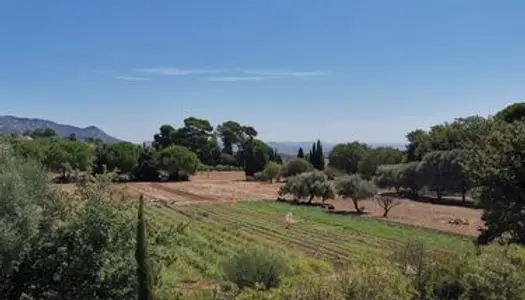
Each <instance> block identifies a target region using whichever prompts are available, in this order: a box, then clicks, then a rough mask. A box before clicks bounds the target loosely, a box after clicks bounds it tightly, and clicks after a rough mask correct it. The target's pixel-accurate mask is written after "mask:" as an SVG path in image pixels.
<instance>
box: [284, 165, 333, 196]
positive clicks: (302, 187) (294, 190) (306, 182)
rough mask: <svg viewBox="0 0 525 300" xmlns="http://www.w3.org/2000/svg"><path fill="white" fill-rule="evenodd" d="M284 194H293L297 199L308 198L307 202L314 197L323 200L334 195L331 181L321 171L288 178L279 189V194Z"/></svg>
mask: <svg viewBox="0 0 525 300" xmlns="http://www.w3.org/2000/svg"><path fill="white" fill-rule="evenodd" d="M286 194H290V195H293V196H294V197H295V198H296V199H298V200H301V199H305V198H308V203H311V202H312V200H313V199H314V198H315V197H318V198H322V199H323V201H325V200H327V199H333V198H334V197H335V191H334V187H333V186H332V183H331V182H329V181H328V178H327V177H326V175H325V174H324V173H323V172H321V171H312V172H307V173H302V174H299V175H297V176H294V177H292V178H290V179H289V180H288V181H287V182H286V184H285V185H283V186H281V188H280V189H279V195H286Z"/></svg>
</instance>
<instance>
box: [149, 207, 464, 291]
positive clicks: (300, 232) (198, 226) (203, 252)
mask: <svg viewBox="0 0 525 300" xmlns="http://www.w3.org/2000/svg"><path fill="white" fill-rule="evenodd" d="M288 212H292V213H293V215H294V219H295V220H296V223H295V224H293V225H292V226H291V228H289V229H286V228H284V226H283V225H282V223H283V221H284V216H285V215H286V213H288ZM148 214H149V216H150V217H152V218H156V219H157V220H159V221H161V222H162V223H165V224H176V223H178V222H180V221H190V220H191V221H190V222H191V223H190V225H189V227H188V235H187V237H186V238H185V239H184V240H183V241H182V244H181V246H180V247H179V248H177V249H174V251H175V252H176V253H177V257H178V260H177V262H176V263H175V264H174V265H173V266H171V267H170V269H169V270H168V271H167V274H166V275H167V283H169V282H172V283H173V284H175V282H192V283H194V284H197V286H194V287H193V288H198V285H199V284H202V283H203V282H209V281H210V280H211V281H213V280H217V279H219V278H220V276H221V267H220V265H221V262H222V261H224V260H225V259H227V258H228V257H230V256H231V255H233V254H235V253H236V252H238V251H240V250H241V249H243V248H245V247H252V246H263V247H268V250H269V251H277V252H280V253H282V255H285V256H286V257H287V258H288V261H289V262H290V265H291V267H292V268H293V269H294V270H295V271H296V272H300V273H302V272H313V273H330V272H333V269H332V266H336V267H342V266H344V265H348V264H350V263H352V262H358V261H364V260H371V259H382V258H386V257H388V255H389V254H390V253H391V252H392V250H393V249H395V248H396V247H398V246H400V245H402V244H403V243H404V242H406V241H408V240H409V239H411V238H415V237H417V238H420V239H422V240H424V241H425V242H426V243H427V245H428V246H429V247H430V248H431V249H433V250H435V251H437V252H440V253H443V255H446V254H447V253H450V252H457V251H461V250H467V249H470V248H471V244H470V242H469V240H468V239H465V238H462V237H458V236H453V235H448V234H443V233H437V232H431V231H428V230H424V229H421V228H416V227H411V226H406V225H399V224H394V223H390V222H386V221H381V220H373V219H365V218H359V217H355V216H343V215H333V214H328V213H326V212H324V211H322V210H320V209H318V208H311V207H301V206H291V205H288V204H283V203H269V202H245V203H239V204H236V205H235V206H233V207H230V206H228V205H225V204H224V205H191V206H174V207H169V208H167V207H153V206H152V207H151V208H150V209H149V211H148Z"/></svg>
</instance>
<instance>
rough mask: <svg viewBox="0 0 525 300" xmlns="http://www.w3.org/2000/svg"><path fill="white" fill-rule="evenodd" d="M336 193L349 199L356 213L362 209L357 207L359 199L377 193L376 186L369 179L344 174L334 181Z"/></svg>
mask: <svg viewBox="0 0 525 300" xmlns="http://www.w3.org/2000/svg"><path fill="white" fill-rule="evenodd" d="M335 188H336V191H337V194H338V195H339V196H341V197H342V198H343V199H350V200H352V202H353V203H354V208H355V210H356V211H357V212H358V213H362V212H363V210H362V209H361V208H360V207H359V201H360V200H363V199H367V198H371V197H373V196H374V195H375V194H377V187H376V186H375V184H374V183H373V182H371V181H368V180H364V179H363V178H361V176H360V175H358V174H354V175H346V176H343V177H339V178H337V179H336V181H335Z"/></svg>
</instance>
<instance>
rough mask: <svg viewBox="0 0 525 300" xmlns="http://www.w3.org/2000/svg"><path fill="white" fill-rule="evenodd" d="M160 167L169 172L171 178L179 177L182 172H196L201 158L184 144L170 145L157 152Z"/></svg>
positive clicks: (189, 173)
mask: <svg viewBox="0 0 525 300" xmlns="http://www.w3.org/2000/svg"><path fill="white" fill-rule="evenodd" d="M156 161H157V162H158V166H159V169H161V170H164V171H166V172H168V174H169V176H170V178H178V177H179V176H180V174H181V173H185V174H188V175H191V174H195V172H196V171H197V167H198V166H199V158H198V157H197V155H196V154H195V153H193V152H191V151H190V150H189V149H188V148H186V147H183V146H169V147H166V148H164V149H162V150H160V151H158V152H157V153H156Z"/></svg>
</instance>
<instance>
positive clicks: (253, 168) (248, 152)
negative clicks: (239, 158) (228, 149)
mask: <svg viewBox="0 0 525 300" xmlns="http://www.w3.org/2000/svg"><path fill="white" fill-rule="evenodd" d="M256 172H257V161H256V157H255V145H254V142H253V140H249V141H248V142H246V146H245V147H244V174H245V175H246V176H253V175H254V174H255V173H256Z"/></svg>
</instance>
